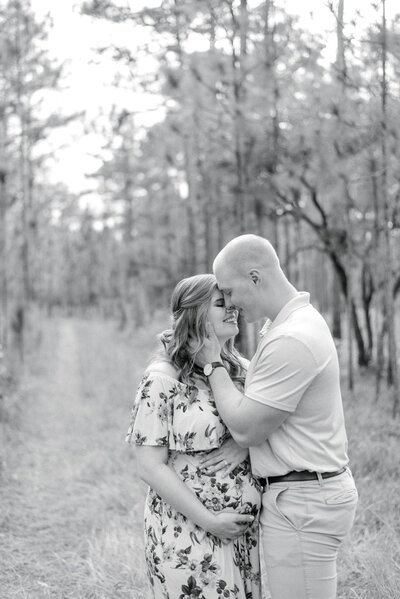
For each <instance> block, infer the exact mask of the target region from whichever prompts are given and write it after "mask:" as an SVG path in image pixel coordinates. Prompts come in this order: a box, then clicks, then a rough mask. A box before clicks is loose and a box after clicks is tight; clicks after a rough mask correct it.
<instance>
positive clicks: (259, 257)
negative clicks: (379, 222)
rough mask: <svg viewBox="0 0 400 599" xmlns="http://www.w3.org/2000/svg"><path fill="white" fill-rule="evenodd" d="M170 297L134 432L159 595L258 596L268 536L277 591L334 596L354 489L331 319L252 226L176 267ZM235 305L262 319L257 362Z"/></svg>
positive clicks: (301, 597) (270, 574) (289, 597)
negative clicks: (168, 320)
mask: <svg viewBox="0 0 400 599" xmlns="http://www.w3.org/2000/svg"><path fill="white" fill-rule="evenodd" d="M171 309H172V328H171V330H169V331H165V332H164V333H163V334H162V335H161V336H160V339H161V341H162V349H161V350H160V352H159V353H158V354H157V355H156V356H154V357H153V360H152V361H151V364H150V365H149V367H148V369H147V370H146V372H145V374H144V376H143V378H142V381H141V383H140V385H139V388H138V392H137V396H136V401H135V404H134V407H133V410H132V417H131V423H130V427H129V431H128V435H127V439H128V440H129V441H131V442H132V443H135V444H136V457H137V464H138V473H139V476H140V477H141V478H142V479H143V480H144V481H145V482H146V483H147V484H148V485H149V492H148V495H147V500H146V506H145V552H146V563H147V571H148V578H149V582H150V588H151V590H152V595H153V597H154V599H192V598H193V599H194V598H196V599H223V598H228V599H261V597H262V592H261V580H260V578H261V577H260V546H259V539H260V542H261V544H262V557H263V559H264V562H265V570H266V578H267V585H268V588H269V592H270V595H271V598H272V599H334V598H335V597H336V580H337V574H336V559H337V552H338V548H339V546H340V544H341V542H342V540H343V538H344V537H345V536H346V534H347V533H348V531H349V530H350V528H351V526H352V523H353V520H354V514H355V509H356V504H357V498H358V496H357V490H356V487H355V484H354V480H353V477H352V474H351V472H350V470H349V468H348V457H347V438H346V431H345V425H344V418H343V407H342V399H341V394H340V381H339V365H338V358H337V353H336V348H335V345H334V342H333V339H332V336H331V333H330V331H329V328H328V326H327V324H326V322H325V320H324V319H323V317H322V316H321V315H320V314H319V312H318V311H317V310H316V309H315V308H314V307H313V306H312V305H311V304H310V297H309V294H308V293H302V292H298V291H297V290H296V289H295V288H294V287H293V285H292V284H291V283H290V282H289V281H288V280H287V278H286V277H285V275H284V273H283V271H282V269H281V268H280V264H279V260H278V257H277V255H276V252H275V250H274V248H273V247H272V246H271V244H270V243H269V242H268V241H267V240H266V239H264V238H262V237H258V236H256V235H242V236H240V237H236V238H235V239H233V240H232V241H230V242H229V243H228V244H227V245H226V246H225V247H224V248H223V249H222V251H221V252H220V253H219V254H218V255H217V257H216V259H215V261H214V275H211V274H210V275H209V274H205V275H196V276H194V277H189V278H187V279H183V280H182V281H180V283H178V285H177V286H176V288H175V290H174V292H173V295H172V302H171ZM238 310H240V311H241V312H242V314H243V317H244V319H245V320H246V321H247V322H256V321H259V320H261V319H264V320H265V319H267V321H266V324H265V325H264V327H263V329H262V330H261V334H260V335H261V336H260V341H259V344H258V347H257V350H256V352H255V355H254V357H253V358H252V360H251V361H250V363H249V362H248V361H247V360H246V359H245V358H244V357H243V356H241V355H240V353H239V352H238V351H237V350H236V348H235V346H234V343H233V339H234V337H235V336H236V335H237V333H238V327H237V317H238ZM259 535H260V536H259Z"/></svg>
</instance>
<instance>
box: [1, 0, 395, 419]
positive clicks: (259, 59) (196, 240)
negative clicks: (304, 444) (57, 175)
mask: <svg viewBox="0 0 400 599" xmlns="http://www.w3.org/2000/svg"><path fill="white" fill-rule="evenodd" d="M323 4H324V6H325V10H326V13H327V16H329V18H330V21H331V29H330V32H329V34H328V35H325V34H324V33H322V32H321V34H318V33H317V34H316V33H315V30H314V29H313V30H311V29H307V28H305V27H303V26H301V25H300V23H299V20H298V18H297V17H296V16H294V15H292V14H290V13H289V12H288V11H287V10H286V9H285V2H284V0H266V1H262V2H255V1H250V0H164V1H162V2H160V3H159V7H158V8H152V9H146V8H144V9H141V10H137V3H136V8H135V2H133V1H132V2H128V1H126V2H117V1H115V2H112V1H108V0H92V1H87V2H83V3H82V4H81V6H80V11H81V18H82V19H92V20H93V22H95V21H98V20H105V21H108V22H110V23H113V27H115V28H116V31H118V27H126V26H127V25H129V24H131V26H132V35H134V32H135V31H137V30H138V28H140V29H143V30H146V32H147V36H148V42H146V43H145V44H143V46H142V47H141V49H140V54H138V53H136V52H135V51H133V50H132V49H131V48H130V47H127V45H124V44H120V45H118V44H117V43H115V42H112V43H111V42H109V41H108V40H107V39H105V40H104V44H103V45H102V47H99V48H98V49H97V50H98V56H99V59H101V58H102V57H105V56H107V59H108V60H109V61H110V60H112V61H113V62H114V64H115V73H116V76H115V86H116V87H117V88H118V89H120V90H121V93H122V91H123V93H124V94H125V95H126V94H127V97H129V92H130V91H131V92H132V102H129V101H128V102H127V103H126V106H118V105H115V106H113V107H112V109H110V110H109V111H108V112H107V111H105V112H103V114H102V115H99V117H98V118H97V119H91V120H89V119H87V121H85V123H86V124H85V126H86V128H87V130H90V131H96V132H98V133H99V134H101V135H102V137H103V139H104V145H103V147H102V148H99V152H98V156H97V159H98V163H99V165H100V166H99V168H98V169H97V170H95V171H94V172H91V173H86V174H87V175H89V176H90V178H91V181H92V183H93V182H94V185H95V190H96V194H97V197H98V202H97V204H96V205H93V204H90V203H85V202H84V201H83V200H84V198H85V192H86V191H87V190H85V189H82V190H81V193H76V192H74V191H71V189H70V188H69V187H68V185H67V182H59V183H51V182H50V177H49V176H48V166H47V162H48V158H49V150H48V147H47V146H46V140H48V139H49V138H50V136H51V135H52V134H53V132H54V131H55V130H56V129H57V130H59V131H61V132H62V131H63V130H64V129H65V130H66V128H67V127H69V126H70V124H71V122H74V121H76V120H82V119H85V118H86V117H85V114H84V113H83V114H82V113H79V114H78V113H76V112H74V111H71V112H68V107H66V108H65V110H64V111H63V113H62V114H61V113H60V111H55V112H54V113H52V112H50V111H48V110H46V109H45V108H44V104H43V98H45V97H46V94H49V93H51V92H54V93H56V92H58V93H62V89H63V85H65V82H64V79H63V72H64V65H63V63H62V61H61V62H60V61H58V60H55V59H54V57H53V56H52V55H51V52H49V50H48V46H47V45H46V39H47V36H48V32H49V31H50V30H51V26H52V25H51V19H49V18H39V17H38V16H37V14H36V13H35V11H34V10H33V8H32V6H31V3H30V2H29V0H7V1H6V0H2V1H1V2H0V340H1V345H2V347H3V351H4V353H5V354H6V355H16V356H19V359H20V360H23V356H24V351H25V346H26V344H27V337H28V336H29V331H30V322H31V320H32V318H33V315H34V314H36V311H37V310H38V309H40V310H42V311H46V312H47V313H48V314H49V315H51V314H52V312H53V311H54V310H59V311H60V310H62V311H63V312H67V313H75V312H77V311H78V312H84V311H86V312H87V313H89V312H90V313H96V314H98V315H101V316H103V317H107V318H117V319H118V321H119V323H120V326H121V327H131V328H134V327H138V326H141V325H143V324H146V323H148V322H149V321H150V320H151V319H152V315H153V314H154V312H155V311H156V310H157V309H160V308H162V309H165V308H166V307H167V306H168V302H169V297H170V293H171V290H172V288H173V286H174V285H175V284H176V282H177V281H178V280H179V279H181V278H182V277H184V276H188V275H192V274H195V273H199V272H209V271H210V270H211V267H212V261H213V258H214V256H215V255H216V253H217V252H218V251H219V249H220V248H221V247H222V246H223V245H224V244H225V243H226V242H227V241H228V240H229V239H231V238H232V237H234V236H235V235H237V234H240V233H244V232H254V233H257V234H260V235H263V236H265V237H267V238H268V239H269V240H270V241H271V242H272V243H273V245H274V246H275V247H276V249H277V251H278V254H279V256H280V259H281V263H282V266H283V269H284V271H285V272H286V274H287V276H288V277H289V279H290V280H291V281H292V282H293V283H294V284H295V286H296V287H297V288H298V289H301V290H308V291H310V292H311V295H312V302H313V303H314V304H315V305H316V306H317V307H318V308H319V309H320V310H321V311H322V313H323V314H324V315H325V317H326V318H327V320H328V322H329V324H330V326H331V328H332V331H333V334H334V336H335V338H336V339H337V340H338V346H339V349H340V352H342V357H343V356H345V361H346V364H347V383H348V385H349V387H350V389H351V388H352V387H353V385H354V379H355V375H356V374H357V372H358V371H360V369H361V372H362V369H365V368H368V369H370V370H373V371H374V372H375V373H376V393H377V395H379V393H380V391H381V387H382V385H383V384H384V385H385V386H386V385H387V386H388V387H389V390H390V393H389V395H390V397H391V401H392V402H393V411H394V413H396V412H397V410H398V401H399V375H398V350H397V348H396V322H395V321H396V309H397V311H398V306H399V295H400V293H399V292H400V169H399V167H398V165H399V160H400V118H399V117H400V84H399V81H400V9H399V14H394V12H393V4H394V3H389V0H388V2H387V4H388V6H389V4H390V6H391V7H392V8H391V12H390V15H389V11H388V14H386V9H387V7H386V2H385V0H380V1H378V0H377V1H375V2H372V3H370V2H368V1H367V0H366V1H365V2H359V3H358V5H359V8H358V9H357V10H354V2H353V3H352V7H353V10H352V11H348V10H347V9H348V6H347V4H346V0H335V1H333V2H329V1H327V2H324V3H323ZM349 4H350V2H349ZM116 39H118V38H116ZM71 43H72V44H73V32H71ZM146 55H147V56H148V58H149V59H151V60H152V61H153V64H155V65H156V66H155V67H153V68H152V69H149V70H148V72H144V70H143V68H142V67H141V61H143V60H144V57H145V56H146ZM142 64H143V62H142ZM138 91H139V92H140V91H143V92H145V93H146V94H154V95H156V96H157V97H158V98H159V99H160V102H161V104H162V107H163V118H162V119H161V120H158V122H155V123H154V124H153V125H152V126H148V127H147V128H146V129H144V128H143V127H142V126H140V118H139V111H138V110H137V107H136V106H135V102H134V97H136V95H134V94H137V93H138ZM92 191H93V188H92ZM340 339H342V341H341V342H340ZM240 343H241V347H242V350H243V351H244V353H247V354H251V352H252V351H253V350H254V344H255V334H254V329H253V328H251V329H250V330H249V331H247V333H246V332H245V334H243V333H242V336H241V340H240Z"/></svg>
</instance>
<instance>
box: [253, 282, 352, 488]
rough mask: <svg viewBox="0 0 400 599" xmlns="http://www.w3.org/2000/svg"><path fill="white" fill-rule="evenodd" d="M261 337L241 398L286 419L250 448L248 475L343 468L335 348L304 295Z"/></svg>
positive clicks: (344, 442)
mask: <svg viewBox="0 0 400 599" xmlns="http://www.w3.org/2000/svg"><path fill="white" fill-rule="evenodd" d="M261 334H262V338H261V340H260V343H259V345H258V347H257V351H256V353H255V355H254V357H253V359H252V360H251V362H250V364H249V368H248V371H247V376H246V386H245V395H246V397H248V398H250V399H252V400H254V401H258V402H260V403H263V404H265V405H268V406H271V407H273V408H278V409H280V410H285V411H287V412H289V416H288V417H287V418H286V420H285V421H284V422H283V423H282V424H281V425H280V426H279V427H278V429H277V430H275V431H274V432H273V433H272V434H271V435H270V436H269V438H268V439H266V440H265V441H264V442H263V443H261V444H260V445H257V446H256V447H251V448H250V457H251V464H252V470H253V474H255V475H256V476H263V477H266V476H277V475H278V476H279V475H282V474H286V473H288V472H290V471H291V470H312V471H317V472H333V471H335V470H338V469H339V468H342V467H343V466H346V465H347V463H348V457H347V436H346V430H345V425H344V417H343V405H342V397H341V393H340V380H339V363H338V357H337V352H336V347H335V344H334V341H333V338H332V335H331V333H330V330H329V328H328V325H327V323H326V322H325V320H324V318H323V317H322V316H321V314H320V313H319V312H318V311H317V310H316V309H315V308H314V307H313V306H312V305H311V304H310V295H309V294H308V293H304V292H301V293H298V294H297V296H296V297H295V298H293V299H292V300H290V301H289V302H288V303H287V304H286V305H285V306H284V307H283V308H282V310H281V311H280V312H279V314H278V315H277V317H276V318H275V320H274V321H273V322H272V323H271V322H269V323H268V324H267V325H265V326H264V327H263V329H262V331H261Z"/></svg>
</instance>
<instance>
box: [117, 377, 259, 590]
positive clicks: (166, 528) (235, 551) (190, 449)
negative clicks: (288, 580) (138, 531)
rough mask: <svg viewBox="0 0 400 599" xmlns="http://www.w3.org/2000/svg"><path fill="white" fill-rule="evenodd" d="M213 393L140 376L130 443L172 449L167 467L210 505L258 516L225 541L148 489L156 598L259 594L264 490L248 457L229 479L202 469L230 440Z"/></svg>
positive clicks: (149, 555)
mask: <svg viewBox="0 0 400 599" xmlns="http://www.w3.org/2000/svg"><path fill="white" fill-rule="evenodd" d="M229 436H230V435H229V432H228V430H227V428H226V426H225V425H224V423H223V422H222V420H221V418H220V417H219V415H218V412H217V410H216V407H215V403H214V400H213V397H212V394H211V392H210V390H207V389H205V388H201V387H197V386H189V385H186V384H184V383H181V382H179V381H177V380H176V379H174V378H172V377H170V376H168V375H165V374H159V373H149V374H146V375H145V376H144V377H143V379H142V380H141V382H140V384H139V388H138V392H137V396H136V402H135V404H134V406H133V409H132V415H131V422H130V426H129V430H128V434H127V441H128V442H132V443H136V444H137V445H153V446H154V445H155V446H157V445H158V446H163V447H168V465H169V466H170V467H171V468H173V469H174V470H175V472H176V473H177V475H178V476H179V477H180V478H181V479H182V480H183V481H184V483H185V484H186V485H188V486H189V487H190V488H191V489H192V490H193V492H194V493H195V494H196V495H197V497H198V498H199V500H200V501H201V502H202V503H203V504H204V505H205V506H206V507H207V508H208V509H209V510H214V511H216V512H218V511H220V510H222V509H229V510H235V511H237V512H238V513H251V514H253V515H254V516H255V519H254V522H253V523H252V525H251V526H250V527H249V528H248V529H247V531H246V532H245V534H244V535H243V536H241V537H239V538H237V539H235V540H229V541H228V540H226V539H225V540H221V539H219V538H217V537H215V536H214V535H212V534H210V533H208V532H206V531H205V530H204V529H202V528H200V527H199V526H197V525H196V524H195V523H194V522H192V521H190V520H189V519H188V518H186V517H185V516H184V515H183V514H181V513H179V512H178V511H176V510H175V509H174V508H173V507H172V506H170V505H169V504H168V503H166V502H165V501H164V500H163V499H162V497H161V496H160V495H159V494H158V493H156V492H155V491H154V490H153V489H151V488H150V489H149V492H148V495H147V500H146V505H145V552H146V563H147V570H148V578H149V581H150V586H151V589H152V593H153V597H154V598H155V599H224V598H227V599H233V598H235V599H259V598H260V596H261V592H260V571H259V546H258V515H259V509H260V487H259V485H258V483H257V482H256V481H255V479H253V477H252V475H251V471H250V465H249V461H248V460H245V461H244V462H242V463H241V464H239V465H238V466H237V467H236V468H235V470H233V472H232V473H231V474H229V475H228V476H227V477H225V478H222V476H221V475H220V473H219V472H216V473H215V474H207V473H205V472H203V471H202V470H201V465H200V459H201V458H202V457H203V456H204V454H205V453H207V452H209V451H212V450H213V449H215V448H218V447H220V446H221V445H222V443H223V442H224V441H225V440H226V439H227V438H228V437H229Z"/></svg>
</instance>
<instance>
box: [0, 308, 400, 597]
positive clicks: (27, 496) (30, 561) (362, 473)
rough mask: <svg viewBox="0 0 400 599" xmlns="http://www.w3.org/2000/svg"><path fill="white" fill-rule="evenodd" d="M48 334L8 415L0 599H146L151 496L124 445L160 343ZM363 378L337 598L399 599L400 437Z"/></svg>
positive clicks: (2, 429)
mask: <svg viewBox="0 0 400 599" xmlns="http://www.w3.org/2000/svg"><path fill="white" fill-rule="evenodd" d="M161 326H162V322H160V321H159V322H154V323H153V324H152V326H151V330H147V331H146V330H140V331H139V332H137V333H136V335H134V336H133V337H128V336H127V335H123V334H121V333H119V332H117V331H116V330H115V328H114V327H113V325H111V324H105V323H100V322H96V321H91V322H85V321H83V320H73V321H52V322H47V323H45V326H44V329H43V335H42V342H41V347H40V349H39V351H37V356H36V357H34V358H33V357H32V359H31V370H30V374H29V376H26V377H25V378H24V380H23V382H22V386H21V388H20V390H19V392H18V395H16V393H15V392H14V394H9V395H8V398H7V399H6V400H3V403H2V413H1V415H0V418H1V421H0V458H1V459H2V462H1V463H2V464H3V468H2V471H1V473H0V506H1V507H0V563H1V568H0V599H13V598H18V599H25V598H26V599H39V598H40V599H41V598H51V599H81V598H86V599H148V593H147V590H146V580H145V572H144V557H143V541H142V510H143V501H144V494H145V488H144V485H143V484H142V483H140V481H138V479H137V476H136V467H135V460H134V456H133V452H132V450H130V448H129V447H128V446H126V445H125V444H124V442H123V437H124V433H125V430H126V427H127V423H128V419H129V410H130V406H131V403H132V399H133V393H134V389H135V386H136V383H137V381H138V378H139V376H140V374H141V372H142V370H143V367H144V364H145V361H146V359H147V356H148V354H149V351H150V347H151V345H152V343H153V339H154V333H155V332H156V331H157V330H159V329H160V328H161ZM371 389H373V381H372V380H371V379H370V378H369V377H368V375H364V376H363V377H362V379H361V380H360V381H359V382H358V384H357V388H356V392H355V395H354V399H352V400H350V399H349V398H346V397H345V411H346V418H347V429H348V436H349V445H350V449H349V451H350V456H351V466H352V469H353V472H354V475H355V477H356V481H357V484H358V488H359V492H360V504H359V509H358V515H357V518H356V523H355V526H354V529H353V532H352V535H351V537H350V538H349V539H348V540H347V541H346V543H345V545H344V547H343V550H342V552H341V555H340V563H339V573H340V575H339V578H340V580H339V595H338V596H339V598H340V599H352V598H359V599H393V598H394V597H400V572H399V568H400V537H399V532H400V530H399V529H400V493H399V491H400V488H399V487H400V483H399V481H400V476H399V475H400V461H399V460H398V454H399V449H400V432H399V426H398V425H399V422H398V420H396V421H393V420H392V418H391V406H390V405H386V404H385V401H384V399H383V398H382V399H381V401H380V403H379V404H375V403H374V402H373V399H372V398H371Z"/></svg>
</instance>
